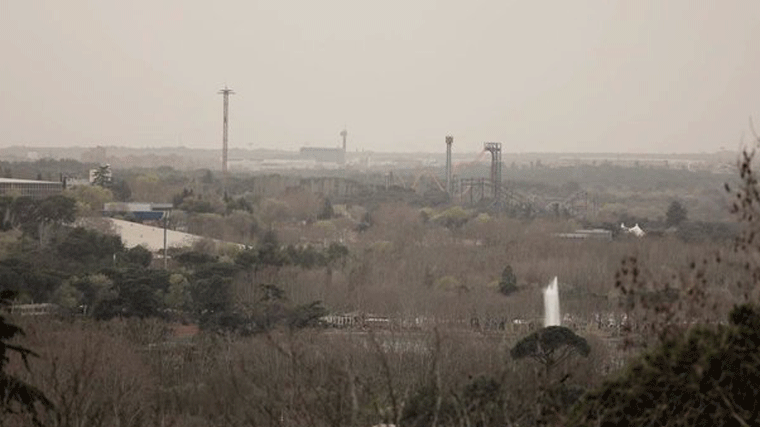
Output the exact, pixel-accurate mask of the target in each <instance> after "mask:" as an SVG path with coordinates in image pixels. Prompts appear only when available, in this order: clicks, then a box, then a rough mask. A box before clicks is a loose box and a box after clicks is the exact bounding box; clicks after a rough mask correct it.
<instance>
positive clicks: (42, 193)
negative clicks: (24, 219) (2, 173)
mask: <svg viewBox="0 0 760 427" xmlns="http://www.w3.org/2000/svg"><path fill="white" fill-rule="evenodd" d="M62 192H63V183H62V182H57V181H36V180H31V179H14V178H0V195H3V196H16V197H18V196H27V197H31V198H33V199H44V198H46V197H50V196H55V195H57V194H61V193H62Z"/></svg>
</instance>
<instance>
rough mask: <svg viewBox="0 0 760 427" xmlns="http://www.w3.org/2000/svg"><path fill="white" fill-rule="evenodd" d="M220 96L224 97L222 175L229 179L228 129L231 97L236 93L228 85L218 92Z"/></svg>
mask: <svg viewBox="0 0 760 427" xmlns="http://www.w3.org/2000/svg"><path fill="white" fill-rule="evenodd" d="M217 93H218V94H220V95H222V97H223V98H224V122H223V124H222V126H223V127H222V175H224V177H225V178H226V177H227V127H228V123H229V120H228V119H229V105H230V95H234V94H235V92H233V90H232V89H230V88H228V87H227V85H224V89H221V90H219V92H217Z"/></svg>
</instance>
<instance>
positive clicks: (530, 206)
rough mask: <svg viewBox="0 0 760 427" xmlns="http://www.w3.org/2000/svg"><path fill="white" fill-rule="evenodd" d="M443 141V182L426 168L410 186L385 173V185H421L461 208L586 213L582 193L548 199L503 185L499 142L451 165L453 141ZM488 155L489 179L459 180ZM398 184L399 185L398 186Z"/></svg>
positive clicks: (418, 187)
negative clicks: (444, 161) (444, 150)
mask: <svg viewBox="0 0 760 427" xmlns="http://www.w3.org/2000/svg"><path fill="white" fill-rule="evenodd" d="M445 142H446V166H445V169H444V175H443V179H441V176H440V169H436V168H425V169H423V170H420V171H418V172H417V173H416V174H415V175H414V179H413V181H412V184H411V186H407V182H406V181H404V180H403V178H402V176H401V174H396V175H394V174H393V173H390V174H388V176H387V177H386V179H387V181H386V186H387V187H390V186H393V185H398V184H400V185H401V186H402V187H404V188H411V189H412V190H415V191H418V192H420V191H422V189H423V188H425V187H424V186H423V182H426V183H427V188H428V189H429V190H428V191H430V190H433V191H437V192H442V193H446V194H447V197H448V199H449V200H451V201H456V202H458V203H461V204H463V205H471V206H481V207H483V208H485V209H487V210H490V211H494V212H505V211H508V210H511V211H515V210H519V211H523V212H532V213H541V212H545V213H556V214H566V215H570V216H584V215H585V214H587V213H588V211H589V197H588V193H587V192H586V191H584V190H580V191H577V192H574V193H573V194H571V195H569V196H567V197H564V198H561V197H559V198H558V197H547V196H545V195H537V194H529V193H523V192H520V191H518V190H517V189H516V188H514V186H511V185H509V184H507V183H505V182H504V180H503V176H502V170H503V162H502V144H501V143H500V142H486V143H484V144H483V150H482V151H481V152H480V153H478V155H477V156H476V157H475V158H474V159H473V160H471V161H465V162H458V163H452V160H451V147H452V145H453V142H454V138H453V137H451V136H447V137H446V139H445ZM488 154H490V157H491V159H490V160H491V162H490V176H489V177H488V178H485V177H480V178H458V176H459V175H460V171H462V170H463V169H467V168H470V167H472V166H476V165H480V164H483V163H484V160H485V158H486V156H487V155H488ZM397 183H398V184H397Z"/></svg>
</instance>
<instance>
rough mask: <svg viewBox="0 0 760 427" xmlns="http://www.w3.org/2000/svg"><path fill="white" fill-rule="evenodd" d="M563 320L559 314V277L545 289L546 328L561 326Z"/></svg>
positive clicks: (555, 277)
mask: <svg viewBox="0 0 760 427" xmlns="http://www.w3.org/2000/svg"><path fill="white" fill-rule="evenodd" d="M561 323H562V319H561V317H560V314H559V284H558V283H557V276H554V279H553V280H552V281H551V282H550V283H549V285H548V286H547V287H546V288H545V289H544V326H560V324H561Z"/></svg>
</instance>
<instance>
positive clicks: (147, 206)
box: [103, 202, 173, 221]
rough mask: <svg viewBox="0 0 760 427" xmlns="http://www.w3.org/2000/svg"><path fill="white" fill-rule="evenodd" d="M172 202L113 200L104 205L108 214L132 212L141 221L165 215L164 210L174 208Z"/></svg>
mask: <svg viewBox="0 0 760 427" xmlns="http://www.w3.org/2000/svg"><path fill="white" fill-rule="evenodd" d="M172 207H173V206H172V204H171V203H122V202H111V203H106V204H105V205H104V206H103V214H104V215H106V216H114V215H126V214H131V215H133V216H134V217H135V218H136V219H138V220H140V221H157V220H159V219H162V218H163V217H164V212H166V211H168V210H171V209H172Z"/></svg>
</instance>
